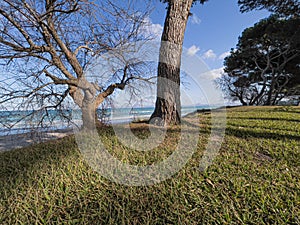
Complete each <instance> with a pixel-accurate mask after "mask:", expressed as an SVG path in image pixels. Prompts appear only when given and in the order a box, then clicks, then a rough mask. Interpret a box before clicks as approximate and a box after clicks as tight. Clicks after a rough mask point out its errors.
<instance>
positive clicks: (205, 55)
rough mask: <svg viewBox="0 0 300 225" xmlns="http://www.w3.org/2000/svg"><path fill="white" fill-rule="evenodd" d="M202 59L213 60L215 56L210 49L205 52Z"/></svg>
mask: <svg viewBox="0 0 300 225" xmlns="http://www.w3.org/2000/svg"><path fill="white" fill-rule="evenodd" d="M203 57H204V58H205V59H215V58H216V57H217V55H216V54H215V53H214V51H213V50H212V49H209V50H208V51H207V52H205V53H204V54H203Z"/></svg>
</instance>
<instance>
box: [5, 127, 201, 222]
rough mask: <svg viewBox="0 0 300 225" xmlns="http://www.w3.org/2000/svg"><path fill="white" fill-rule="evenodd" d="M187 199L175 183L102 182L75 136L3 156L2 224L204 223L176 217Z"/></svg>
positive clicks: (191, 217)
mask: <svg viewBox="0 0 300 225" xmlns="http://www.w3.org/2000/svg"><path fill="white" fill-rule="evenodd" d="M103 132H107V134H109V135H113V133H112V131H111V130H110V129H108V130H107V131H103ZM174 132H175V131H174ZM180 179H185V177H183V178H180ZM182 182H183V181H182ZM183 183H184V182H183ZM175 186H176V185H175ZM170 192H172V194H170ZM174 196H176V197H175V198H174ZM184 197H185V196H184V192H182V189H180V188H174V184H172V181H171V180H167V181H165V182H162V183H161V184H158V185H155V186H146V187H127V186H123V185H118V184H116V183H113V182H111V181H109V180H107V179H105V178H103V177H101V176H100V175H99V174H98V173H96V172H94V171H93V170H92V169H91V168H90V167H89V166H88V165H87V164H86V163H84V162H83V159H82V157H81V155H80V152H79V150H78V148H77V145H76V141H75V138H74V136H70V137H65V138H63V139H61V140H55V141H50V142H47V143H42V144H37V145H34V146H29V147H26V148H23V149H16V150H13V151H9V152H3V153H0V198H1V199H2V200H3V201H2V204H1V205H0V215H1V216H0V224H9V223H16V221H19V222H21V223H28V224H33V223H37V224H39V223H40V224H42V223H44V222H45V221H48V222H49V223H52V222H54V221H55V223H56V222H57V223H72V222H73V223H75V222H76V223H81V224H95V222H96V223H97V224H121V223H135V224H146V223H149V222H151V223H153V224H155V223H156V224H167V223H172V224H174V223H177V222H178V223H179V221H186V222H187V221H194V222H196V221H201V218H202V214H201V213H200V214H196V215H195V214H191V215H188V214H184V213H183V214H181V215H178V213H177V212H178V210H179V209H180V208H181V209H182V207H183V208H186V209H188V208H189V207H190V206H189V205H188V203H185V202H184V201H183V198H184ZM184 204H186V206H184Z"/></svg>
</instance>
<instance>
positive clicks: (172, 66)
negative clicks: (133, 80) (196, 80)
mask: <svg viewBox="0 0 300 225" xmlns="http://www.w3.org/2000/svg"><path fill="white" fill-rule="evenodd" d="M192 3H193V0H170V1H168V11H167V16H166V19H165V24H164V30H163V34H162V38H161V41H162V42H161V47H160V56H159V64H158V83H157V99H156V103H155V110H154V112H153V114H152V116H151V118H150V121H151V122H153V123H154V124H156V125H160V126H167V125H171V124H180V122H181V103H180V64H181V53H182V44H183V38H184V33H185V28H186V24H187V21H188V17H189V14H190V9H191V6H192Z"/></svg>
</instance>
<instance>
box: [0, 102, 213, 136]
mask: <svg viewBox="0 0 300 225" xmlns="http://www.w3.org/2000/svg"><path fill="white" fill-rule="evenodd" d="M204 108H205V109H207V108H211V107H209V106H207V105H202V106H183V107H182V110H181V113H182V116H184V115H187V114H189V113H192V112H195V111H196V110H198V109H204ZM153 111H154V108H153V107H137V108H107V109H98V110H97V114H98V115H99V118H98V119H99V120H100V121H102V122H104V123H108V124H120V123H128V122H131V121H137V120H144V119H148V118H149V117H150V116H151V114H152V113H153ZM81 124H82V120H81V111H80V110H48V111H33V110H19V111H0V136H4V135H10V134H21V133H28V132H33V131H41V132H42V131H49V130H53V131H54V130H66V129H73V128H74V127H80V126H81Z"/></svg>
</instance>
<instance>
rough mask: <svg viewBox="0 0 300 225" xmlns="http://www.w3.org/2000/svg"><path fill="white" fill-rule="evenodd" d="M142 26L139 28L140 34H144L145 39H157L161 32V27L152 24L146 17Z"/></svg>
mask: <svg viewBox="0 0 300 225" xmlns="http://www.w3.org/2000/svg"><path fill="white" fill-rule="evenodd" d="M143 22H144V26H143V27H142V28H141V32H142V33H144V35H145V36H146V37H149V36H150V37H154V38H157V39H159V38H160V37H161V35H162V32H163V26H162V25H161V24H158V23H153V22H152V20H151V19H150V18H149V17H147V18H145V19H144V21H143Z"/></svg>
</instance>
